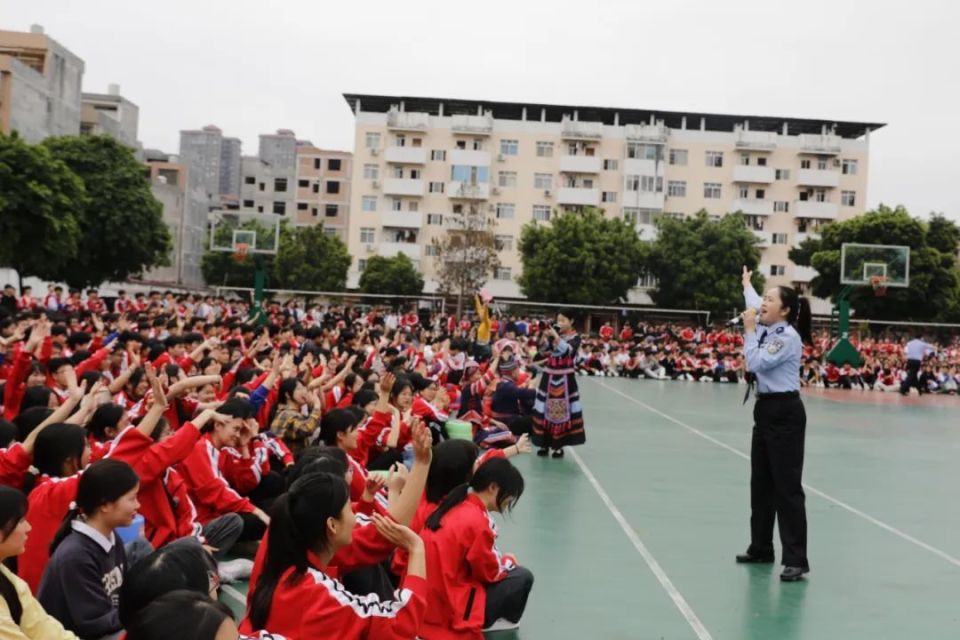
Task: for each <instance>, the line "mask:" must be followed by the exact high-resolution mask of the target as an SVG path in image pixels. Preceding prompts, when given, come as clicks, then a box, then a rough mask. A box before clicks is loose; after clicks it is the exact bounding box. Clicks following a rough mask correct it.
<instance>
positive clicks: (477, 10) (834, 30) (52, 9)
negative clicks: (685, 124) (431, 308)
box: [0, 0, 960, 220]
mask: <svg viewBox="0 0 960 640" xmlns="http://www.w3.org/2000/svg"><path fill="white" fill-rule="evenodd" d="M4 5H5V6H4V9H3V12H2V13H0V28H4V29H13V30H26V29H28V28H29V26H30V24H32V23H39V24H42V25H44V27H45V28H46V31H47V33H48V34H50V35H51V36H52V37H54V38H55V39H57V40H59V41H60V42H61V43H63V44H64V45H66V46H67V47H68V48H70V49H71V50H73V51H74V52H75V53H77V54H78V55H80V56H81V57H82V58H84V60H85V61H86V75H85V78H84V85H85V87H84V88H85V90H87V91H105V90H106V87H107V84H108V83H111V82H116V83H119V84H120V85H121V88H122V92H123V94H124V95H125V96H126V97H127V98H129V99H131V100H132V101H134V102H135V103H137V104H138V105H139V106H140V137H141V139H142V140H143V142H144V144H145V145H146V146H149V147H158V148H161V149H164V150H167V151H171V152H175V151H176V147H177V144H178V131H179V130H180V129H184V128H196V127H199V126H202V125H204V124H208V123H215V124H217V125H219V126H220V127H221V128H222V129H223V130H224V132H226V133H228V134H231V135H236V136H239V137H240V138H242V140H243V143H244V148H245V152H247V153H255V152H256V140H257V138H256V136H257V134H258V133H262V132H267V131H272V130H275V129H277V128H289V129H293V130H294V131H295V132H296V133H297V135H298V136H299V137H301V138H306V139H309V140H312V141H313V142H314V143H315V144H318V145H320V146H324V147H331V148H345V149H350V148H351V147H352V144H353V139H352V117H351V114H350V112H349V110H348V109H347V107H346V104H345V103H344V101H343V99H342V97H341V94H342V93H343V92H357V93H383V94H405V95H423V96H442V97H463V98H479V99H491V100H510V101H531V102H535V101H536V102H551V103H561V104H585V105H599V106H622V107H638V108H654V109H655V108H662V109H669V110H698V111H715V112H720V113H743V114H755V115H782V116H798V117H818V118H825V119H836V120H865V121H872V122H886V123H888V126H887V127H886V128H884V129H882V130H881V131H879V132H878V133H876V134H874V135H873V136H872V138H871V166H870V186H869V194H868V201H869V204H870V205H871V206H873V205H876V204H877V203H879V202H884V203H888V204H893V203H902V204H905V205H906V206H908V207H909V208H910V210H911V211H912V212H914V213H916V214H920V215H924V216H925V215H926V214H927V213H929V212H930V211H943V212H945V213H947V214H948V215H950V216H951V217H953V218H955V219H958V220H960V162H958V152H960V122H958V121H957V120H958V115H960V109H958V97H960V88H958V86H960V85H958V82H957V80H958V78H960V53H958V51H960V49H958V46H957V38H956V25H957V18H958V17H960V3H956V2H952V1H951V0H913V1H912V2H909V3H905V2H894V1H892V0H877V1H873V2H866V1H865V0H804V1H803V2H795V1H794V2H782V1H778V0H765V1H764V0H749V1H748V0H667V1H663V0H661V1H659V2H651V1H649V0H594V1H592V2H583V1H582V0H581V1H568V0H509V1H502V0H488V1H487V2H471V3H467V2H456V1H450V0H446V1H426V0H400V1H393V2H385V1H381V0H366V1H363V2H356V1H350V0H347V1H340V2H318V1H307V0H286V1H284V2H265V1H263V0H232V1H226V0H164V1H162V2H149V3H147V2H139V1H131V0H86V1H84V2H78V1H76V0H32V1H31V2H25V1H22V0H21V1H14V0H8V1H7V2H5V3H4Z"/></svg>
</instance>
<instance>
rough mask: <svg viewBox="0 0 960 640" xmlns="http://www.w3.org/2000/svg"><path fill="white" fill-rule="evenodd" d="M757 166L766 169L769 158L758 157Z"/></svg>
mask: <svg viewBox="0 0 960 640" xmlns="http://www.w3.org/2000/svg"><path fill="white" fill-rule="evenodd" d="M757 166H758V167H765V166H767V157H766V156H758V157H757Z"/></svg>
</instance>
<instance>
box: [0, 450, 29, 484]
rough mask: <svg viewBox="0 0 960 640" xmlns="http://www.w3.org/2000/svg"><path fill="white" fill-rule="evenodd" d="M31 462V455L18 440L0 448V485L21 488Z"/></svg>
mask: <svg viewBox="0 0 960 640" xmlns="http://www.w3.org/2000/svg"><path fill="white" fill-rule="evenodd" d="M31 462H33V456H31V455H30V454H29V453H27V450H26V449H24V448H23V445H22V444H20V443H19V442H14V443H13V444H11V445H10V446H9V447H7V448H6V449H0V485H2V486H5V487H14V488H15V489H22V488H23V480H24V478H25V477H26V475H27V470H29V469H30V463H31Z"/></svg>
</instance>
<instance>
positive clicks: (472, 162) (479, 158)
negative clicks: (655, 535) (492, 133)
mask: <svg viewBox="0 0 960 640" xmlns="http://www.w3.org/2000/svg"><path fill="white" fill-rule="evenodd" d="M447 160H448V161H449V162H450V164H455V165H467V166H471V167H489V166H490V152H489V151H472V150H465V149H451V150H450V151H447Z"/></svg>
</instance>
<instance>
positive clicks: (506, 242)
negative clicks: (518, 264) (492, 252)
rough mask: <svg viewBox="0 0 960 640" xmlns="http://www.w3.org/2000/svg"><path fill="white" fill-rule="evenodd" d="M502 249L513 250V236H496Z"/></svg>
mask: <svg viewBox="0 0 960 640" xmlns="http://www.w3.org/2000/svg"><path fill="white" fill-rule="evenodd" d="M496 240H497V246H498V247H499V248H500V251H513V236H496Z"/></svg>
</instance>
